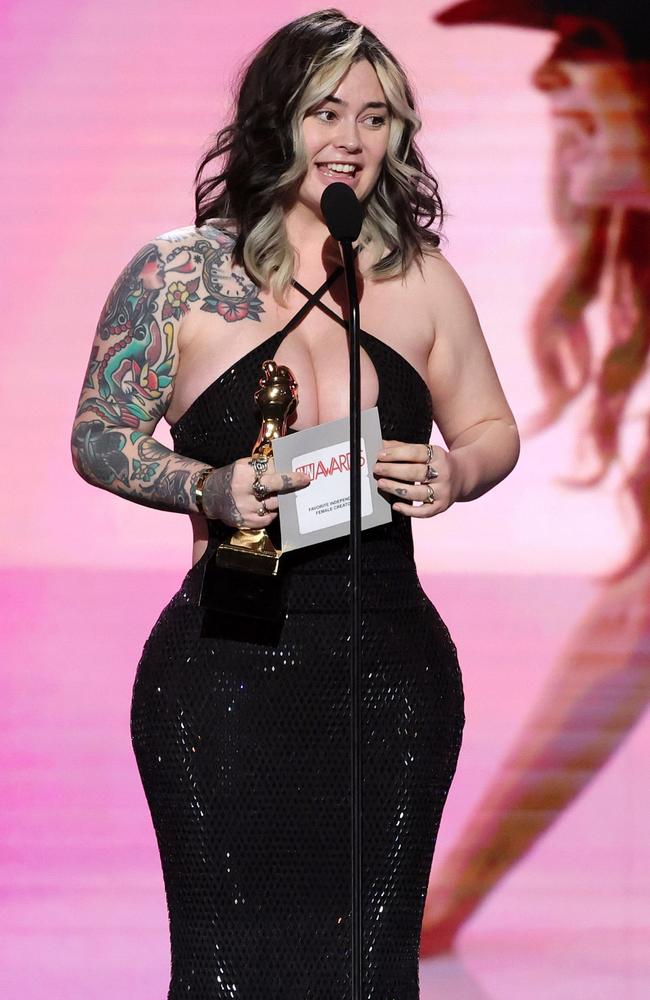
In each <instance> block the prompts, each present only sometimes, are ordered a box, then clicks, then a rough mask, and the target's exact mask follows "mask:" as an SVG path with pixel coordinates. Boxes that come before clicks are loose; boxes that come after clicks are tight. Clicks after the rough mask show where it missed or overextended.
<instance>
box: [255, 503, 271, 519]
mask: <svg viewBox="0 0 650 1000" xmlns="http://www.w3.org/2000/svg"><path fill="white" fill-rule="evenodd" d="M257 513H258V514H259V515H260V517H264V515H265V514H270V513H271V511H270V510H268V508H267V506H266V504H265V503H264V501H263V500H262V506H261V507H260V508H259V509H258V511H257Z"/></svg>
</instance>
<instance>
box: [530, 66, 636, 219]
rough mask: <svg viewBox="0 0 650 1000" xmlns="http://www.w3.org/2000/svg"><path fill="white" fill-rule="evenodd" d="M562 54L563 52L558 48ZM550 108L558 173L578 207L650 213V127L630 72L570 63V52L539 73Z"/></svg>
mask: <svg viewBox="0 0 650 1000" xmlns="http://www.w3.org/2000/svg"><path fill="white" fill-rule="evenodd" d="M558 50H559V46H558ZM533 83H534V85H535V86H536V87H537V88H538V89H539V90H543V91H544V93H545V94H546V95H547V96H548V98H549V99H550V102H551V113H552V116H553V124H554V128H555V147H554V155H555V157H556V167H557V168H558V170H559V171H560V172H561V174H563V175H564V177H565V178H566V186H567V193H568V196H569V198H570V199H571V200H572V201H574V202H576V203H577V204H580V205H589V206H610V207H612V206H615V205H620V206H623V207H625V208H642V209H645V210H650V120H649V110H648V107H647V106H646V108H645V109H644V107H643V105H642V100H641V96H640V91H639V89H638V87H635V86H634V83H633V71H632V68H631V64H630V63H627V62H625V61H623V60H622V59H621V58H620V56H619V58H618V59H607V58H602V57H601V58H599V59H594V60H591V59H590V60H586V61H581V60H580V59H579V58H575V59H572V58H571V52H570V51H568V50H567V48H566V47H564V50H563V52H562V53H560V51H557V52H554V53H551V55H550V56H549V57H548V58H547V59H546V60H545V61H544V62H543V63H542V64H541V65H540V66H538V68H537V69H536V70H535V72H534V75H533Z"/></svg>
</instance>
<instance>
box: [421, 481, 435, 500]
mask: <svg viewBox="0 0 650 1000" xmlns="http://www.w3.org/2000/svg"><path fill="white" fill-rule="evenodd" d="M425 485H426V488H427V496H426V499H425V500H424V501H423V503H435V502H436V495H435V493H434V492H433V486H431V484H430V483H425Z"/></svg>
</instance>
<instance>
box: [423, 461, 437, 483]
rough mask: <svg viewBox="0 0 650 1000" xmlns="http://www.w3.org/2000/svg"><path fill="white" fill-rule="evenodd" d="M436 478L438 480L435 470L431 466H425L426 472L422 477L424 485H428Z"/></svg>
mask: <svg viewBox="0 0 650 1000" xmlns="http://www.w3.org/2000/svg"><path fill="white" fill-rule="evenodd" d="M437 478H438V473H437V472H436V470H435V469H434V468H433V466H432V465H429V464H427V471H426V475H425V477H424V481H425V483H428V482H430V481H431V480H432V479H437Z"/></svg>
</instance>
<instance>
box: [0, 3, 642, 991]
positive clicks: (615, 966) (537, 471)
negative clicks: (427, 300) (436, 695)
mask: <svg viewBox="0 0 650 1000" xmlns="http://www.w3.org/2000/svg"><path fill="white" fill-rule="evenodd" d="M442 6H445V5H444V4H440V3H439V2H438V0H427V2H423V0H410V2H409V3H408V4H403V3H402V4H399V3H395V2H393V0H372V2H350V3H346V4H345V7H344V10H345V13H346V14H347V15H348V16H350V17H352V18H355V19H358V20H360V21H363V22H364V23H366V24H368V26H369V27H371V28H372V29H373V30H375V31H376V32H377V34H378V35H379V36H380V37H381V38H382V39H384V40H385V41H386V42H387V44H388V45H389V47H391V48H392V49H393V51H394V52H395V53H396V55H397V56H398V57H399V58H400V59H401V60H402V61H403V63H404V64H405V66H406V68H407V70H408V72H409V73H410V75H411V78H412V79H413V81H414V83H415V86H416V91H417V94H418V98H419V103H420V109H421V112H422V115H423V118H424V129H423V133H422V135H421V138H420V144H421V148H422V149H423V151H424V152H425V154H426V155H427V157H428V159H429V162H430V164H431V166H432V167H433V170H434V172H435V173H436V175H437V176H438V177H439V179H440V182H441V192H442V196H443V200H444V203H445V205H446V209H447V211H448V220H447V224H446V227H445V232H446V235H447V240H448V242H447V243H446V245H445V246H444V247H443V249H444V250H445V252H446V254H447V256H448V258H449V259H450V261H451V262H452V263H453V265H454V266H455V267H456V268H457V270H458V271H459V273H460V275H461V277H462V278H463V279H464V281H465V283H466V285H467V287H468V289H469V291H470V293H471V295H472V297H473V300H474V302H475V305H476V308H477V310H478V314H479V316H480V318H481V322H482V326H483V330H484V332H485V335H486V338H487V341H488V343H489V346H490V348H491V351H492V354H493V357H494V360H495V363H496V366H497V370H498V372H499V374H500V377H501V381H502V383H503V386H504V389H505V392H506V395H507V397H508V399H509V401H510V403H511V405H512V407H513V410H514V412H515V415H516V417H517V418H518V419H519V420H521V421H522V422H523V421H524V420H525V418H526V417H527V416H528V415H529V414H530V413H531V412H532V411H533V410H535V409H536V406H537V403H538V402H539V396H538V390H537V382H536V378H535V374H534V371H533V366H532V362H531V360H530V357H529V353H528V346H527V329H528V319H529V315H530V311H531V306H532V303H533V302H534V300H535V299H536V297H537V296H538V294H539V293H540V291H541V289H542V287H543V285H544V282H545V281H546V280H547V278H548V276H549V275H550V273H551V272H552V270H553V268H554V267H555V266H557V264H558V262H559V260H560V259H561V253H560V246H559V242H558V239H557V236H556V233H555V231H554V228H553V225H552V223H551V221H550V218H549V207H548V166H549V153H550V148H549V131H548V122H547V118H546V115H547V109H546V102H545V99H544V98H543V96H542V95H541V94H539V93H538V92H536V91H535V90H534V89H533V88H532V86H530V83H529V77H530V73H531V70H532V68H533V67H534V66H535V65H536V63H537V62H538V61H539V60H540V59H541V58H542V57H543V56H544V55H545V54H546V52H547V51H548V49H549V43H550V36H548V35H546V34H545V33H543V32H536V31H516V30H512V29H503V28H489V27H468V28H459V29H444V28H442V27H438V26H436V25H434V24H433V22H432V20H431V13H432V11H433V10H434V9H438V8H440V7H442ZM314 9H317V5H316V4H304V3H290V2H287V0H284V2H264V3H261V2H253V0H239V2H237V3H233V4H220V3H218V2H215V0H209V2H208V0H183V2H180V0H174V2H171V0H140V2H139V3H137V4H134V3H133V2H126V0H113V2H111V3H107V2H103V0H101V2H100V0H57V2H51V0H50V2H48V0H19V2H18V0H16V2H14V0H2V6H1V10H0V46H1V47H0V85H1V86H0V94H2V107H1V115H2V118H1V122H2V132H3V139H4V142H3V147H4V150H5V157H4V158H3V160H2V163H1V165H0V169H1V170H2V177H1V181H0V199H1V202H2V229H3V243H4V254H3V258H4V261H3V268H2V273H3V278H4V282H5V285H4V287H5V292H4V295H3V299H2V301H3V316H4V328H3V330H2V334H1V335H0V350H1V352H2V356H1V358H0V406H1V407H2V414H1V417H2V428H3V432H4V433H3V438H4V440H3V449H2V453H3V467H4V468H3V471H4V484H3V489H2V490H1V491H0V512H1V513H0V516H1V521H2V525H3V530H2V537H1V539H0V565H1V566H2V567H3V568H4V569H3V572H2V576H1V577H0V580H1V585H2V596H3V606H4V607H5V609H6V618H5V625H4V629H3V633H4V634H3V645H4V649H5V652H4V654H3V658H4V660H5V663H8V664H9V667H8V669H7V672H6V674H5V678H6V685H7V687H6V690H5V695H4V697H3V704H2V712H3V716H2V725H3V732H4V735H5V746H4V750H3V751H2V753H3V758H2V767H1V773H2V781H3V783H4V786H5V787H4V789H3V807H4V808H5V815H6V818H7V820H8V821H7V823H6V828H5V831H4V833H3V835H2V838H3V839H2V842H1V850H2V855H1V858H0V863H1V865H2V869H1V871H2V885H3V888H4V891H5V894H6V898H7V902H8V907H7V908H6V909H5V913H6V920H5V924H4V931H3V933H4V935H5V937H6V938H7V940H8V941H9V942H10V943H11V945H12V948H13V951H12V957H11V958H9V959H7V962H6V969H5V972H4V973H3V974H2V975H3V976H4V978H5V982H7V981H8V982H9V983H10V984H11V987H12V990H11V995H14V996H22V997H26V998H29V1000H34V998H36V997H38V998H39V1000H40V998H41V997H43V998H45V997H47V998H48V1000H54V998H59V997H61V998H64V997H65V998H66V1000H68V998H71V997H76V996H84V997H85V996H88V997H90V996H92V997H93V998H98V1000H104V997H106V998H107V1000H108V998H109V997H115V996H124V997H129V998H131V997H133V998H136V997H137V998H138V1000H148V998H152V1000H153V998H160V997H162V996H163V991H164V988H165V980H166V976H167V972H168V969H167V967H166V963H167V961H168V955H167V941H166V938H165V934H166V927H165V912H164V898H163V895H162V880H161V876H160V871H159V867H158V859H157V855H156V849H155V841H154V835H153V830H152V829H151V827H150V821H149V816H148V812H147V809H146V803H145V801H144V796H143V793H142V790H141V788H140V785H139V782H138V776H137V772H136V768H135V762H134V760H133V759H132V757H131V748H130V744H129V736H128V707H129V705H128V702H129V697H130V686H131V684H132V681H133V676H134V673H135V667H136V663H137V659H138V656H139V651H140V649H141V647H142V643H143V642H144V639H145V638H146V635H147V634H148V632H149V630H150V628H151V626H152V624H153V622H154V621H155V618H156V617H157V615H158V613H159V611H160V610H161V608H162V607H163V605H164V604H165V603H166V601H167V600H168V598H169V597H170V596H171V594H172V593H173V592H174V590H175V589H176V587H177V586H178V584H179V582H180V580H181V579H182V577H183V575H184V573H185V571H186V569H187V568H188V567H189V565H190V553H191V545H190V542H191V531H190V526H189V522H188V521H187V519H186V518H184V517H180V516H178V515H176V514H171V513H165V512H161V511H156V510H152V509H149V508H145V507H141V506H139V505H137V504H134V503H129V502H124V501H121V500H118V499H117V498H116V497H115V496H113V495H111V494H109V493H107V492H104V491H102V490H99V489H92V488H91V487H89V486H88V485H87V484H86V483H84V482H83V481H82V480H81V479H80V478H79V476H78V475H77V474H76V473H75V472H74V470H73V467H72V464H71V460H70V452H69V438H70V431H71V426H72V421H73V417H74V411H75V407H76V403H77V398H78V394H79V391H80V388H81V383H82V379H83V374H84V370H85V366H86V363H87V360H88V355H89V352H90V346H91V341H92V337H93V333H94V328H95V324H96V322H97V319H98V316H99V312H100V309H101V307H102V304H103V302H104V299H105V297H106V294H107V292H108V290H109V289H110V287H111V285H112V283H113V281H114V279H115V277H116V276H117V274H118V273H119V271H120V270H121V268H122V267H123V265H124V264H125V263H126V262H127V260H128V259H129V258H130V257H131V255H132V254H133V253H134V251H135V250H136V249H137V248H138V247H140V246H141V245H142V244H143V243H145V242H146V241H147V240H149V239H150V238H151V237H153V236H155V235H157V234H159V233H163V232H166V231H168V230H170V229H173V228H176V227H178V226H181V225H186V224H189V223H191V221H192V217H193V201H192V176H193V172H194V168H195V165H196V162H197V160H198V157H199V154H200V151H201V149H202V148H203V146H204V144H205V142H206V141H207V138H208V136H209V135H210V133H212V132H213V131H214V130H216V129H217V128H218V127H219V125H220V124H221V123H222V121H223V119H224V115H225V114H226V113H227V108H228V104H229V86H230V82H231V80H232V78H233V75H234V72H235V70H236V68H237V67H238V65H239V63H240V62H241V60H242V59H243V58H244V57H245V56H246V55H247V54H248V53H249V52H250V51H251V50H252V49H253V48H254V47H255V46H256V45H258V44H259V43H260V42H261V41H263V39H264V38H266V37H267V36H268V34H270V33H271V32H272V31H273V30H275V29H276V28H277V27H279V26H280V25H281V24H282V23H284V22H286V21H288V20H290V19H291V18H293V17H295V16H298V15H300V14H303V13H306V12H307V11H310V10H314ZM601 310H602V305H601V304H596V305H594V306H593V307H592V308H591V309H590V313H589V318H590V321H591V323H592V325H593V329H594V330H595V331H596V338H598V335H599V333H598V332H599V330H601V328H602V324H603V323H604V318H603V316H602V315H601ZM405 321H406V322H408V319H406V320H405ZM575 430H576V427H575V413H574V411H573V410H570V411H569V413H568V415H567V416H566V417H565V418H564V419H563V421H562V422H561V423H560V424H559V425H558V426H557V427H555V428H554V429H552V430H550V431H547V432H546V433H545V434H543V435H541V436H539V437H538V438H535V439H531V440H529V441H524V443H523V450H522V456H521V459H520V462H519V465H518V466H517V468H516V470H515V472H514V473H513V474H512V475H511V476H510V477H509V478H508V479H507V480H506V481H505V482H504V483H502V484H501V485H499V486H498V487H497V488H496V489H495V490H493V491H492V492H490V493H489V494H488V495H487V496H485V497H483V498H481V499H480V500H479V501H478V502H473V503H469V504H467V503H465V504H457V505H456V506H455V507H453V508H452V509H451V510H449V511H448V512H446V513H445V514H444V515H443V516H441V517H439V518H435V519H434V520H433V521H421V522H418V521H415V522H414V532H415V536H416V546H417V549H416V551H417V558H418V566H419V569H420V571H421V575H422V578H423V582H424V583H425V585H426V588H427V592H428V593H429V595H430V596H431V598H432V600H434V602H435V603H436V605H437V606H438V607H439V609H440V611H441V614H442V615H443V617H444V618H445V620H446V621H447V623H448V624H449V627H450V629H451V631H452V634H453V635H454V637H455V639H456V641H457V643H458V647H459V653H460V658H461V665H462V668H463V674H464V680H465V687H466V697H467V716H468V723H467V728H466V733H465V739H464V746H463V750H462V753H461V761H460V764H459V769H458V772H457V777H456V779H455V782H454V785H453V786H452V791H451V794H450V797H449V801H448V807H447V812H446V814H445V817H444V818H443V824H442V828H441V833H440V837H439V842H438V844H439V846H438V848H437V851H436V858H435V859H434V867H435V865H436V864H438V863H440V859H441V858H443V857H444V853H445V850H447V849H448V848H449V847H450V846H451V845H452V844H453V841H454V837H455V836H456V834H457V833H458V831H459V830H460V829H461V827H462V825H463V823H464V822H465V820H466V819H467V817H468V816H470V815H471V810H472V808H473V806H474V805H475V803H476V801H477V799H478V797H479V795H480V792H481V790H482V788H484V787H485V785H486V784H487V782H488V781H489V779H490V777H491V776H492V775H493V774H494V772H495V770H496V767H497V764H498V762H499V760H500V759H502V758H503V755H504V754H505V752H506V750H507V748H508V745H509V743H510V741H511V740H512V739H513V738H514V737H515V735H516V734H517V732H518V731H519V729H520V727H521V726H522V725H523V724H524V723H525V720H526V716H527V713H528V711H529V710H530V708H531V706H532V705H533V703H534V699H535V697H536V695H537V694H538V692H539V691H540V690H541V688H542V685H543V682H544V680H545V678H546V677H547V676H548V674H549V672H550V670H551V668H552V666H553V664H554V662H555V660H556V657H557V656H558V654H559V653H560V651H561V650H562V648H563V644H564V642H565V641H566V639H567V637H568V636H569V635H570V633H571V631H572V629H573V627H574V625H575V623H576V621H577V620H578V618H579V616H580V615H581V614H582V613H583V611H584V610H585V608H586V607H587V605H588V603H589V601H590V600H591V599H592V597H593V596H594V594H596V593H597V590H598V585H597V584H595V583H594V582H593V575H594V574H597V573H598V572H600V571H601V570H605V569H607V568H609V567H611V566H612V565H613V564H614V563H616V562H618V561H619V559H621V558H622V556H623V555H624V553H625V552H626V550H627V544H628V541H629V538H628V534H627V531H626V526H625V523H624V519H623V516H622V514H621V512H620V510H619V504H618V500H617V494H616V486H617V484H616V480H615V478H610V479H608V480H607V482H606V484H605V485H604V486H603V487H602V488H600V489H598V490H594V491H590V492H589V493H585V492H580V491H570V490H568V489H566V488H564V487H561V486H560V485H558V484H557V482H556V481H555V480H556V477H558V476H560V475H562V474H564V473H566V472H568V471H569V470H570V469H571V463H572V454H573V451H572V448H573V440H574V433H575ZM634 433H635V429H634V425H632V426H631V429H630V430H629V431H628V432H627V434H628V436H629V438H630V446H631V445H633V443H634ZM156 436H157V437H159V439H160V440H161V441H163V442H164V443H166V444H171V439H170V437H169V434H168V432H167V428H166V425H165V424H164V422H161V424H160V425H159V428H158V431H157V434H156ZM649 749H650V732H649V730H648V725H647V720H642V721H641V723H640V724H639V725H638V726H637V727H636V729H635V730H634V732H633V733H632V734H631V736H630V737H629V738H628V740H627V741H626V742H625V744H624V745H623V747H622V748H621V749H620V750H619V751H618V753H617V754H616V755H615V756H614V757H613V758H612V760H611V761H610V762H609V763H608V764H607V765H606V767H605V768H604V769H603V770H602V771H601V772H600V773H599V774H598V775H597V776H596V778H595V780H594V781H593V782H592V784H591V785H590V786H589V788H588V789H587V790H586V791H585V792H584V793H583V795H582V796H581V797H579V798H578V799H577V800H576V801H575V802H574V803H573V805H572V806H571V808H570V809H568V810H567V812H566V813H565V814H564V815H563V816H562V817H561V819H560V820H559V822H558V823H556V825H555V826H554V827H552V829H551V830H550V831H549V832H548V833H547V834H546V836H545V837H544V838H543V840H542V841H541V842H540V843H538V844H537V845H536V846H535V848H534V850H533V851H531V852H530V854H529V855H528V856H527V857H526V858H525V859H524V860H523V861H522V862H521V863H520V864H519V866H518V867H517V868H516V870H515V871H514V872H513V873H512V874H511V875H510V876H509V877H508V878H507V879H506V880H505V882H504V883H503V884H502V885H501V886H500V887H499V889H498V890H497V891H496V892H495V893H494V894H493V895H492V897H491V898H490V900H489V902H488V903H487V905H486V906H485V907H484V908H483V909H482V910H481V912H480V913H479V914H478V916H477V917H476V918H474V921H473V923H472V924H471V926H469V927H468V929H467V933H466V935H465V936H464V937H463V938H461V950H460V956H461V957H460V959H458V958H454V959H453V960H452V959H445V960H438V962H429V963H423V969H422V996H423V1000H429V998H433V997H434V996H443V995H444V996H445V997H446V998H448V1000H458V998H461V997H462V998H463V1000H483V998H484V1000H511V998H512V1000H514V998H515V997H516V998H517V1000H521V998H522V997H526V1000H537V998H539V1000H542V998H544V1000H547V998H550V997H553V998H554V1000H555V998H558V1000H565V998H566V1000H569V998H573V997H581V998H582V997H584V998H585V1000H586V998H589V1000H592V998H598V1000H599V998H600V997H602V998H603V1000H605V998H606V1000H613V998H617V1000H618V998H619V997H621V998H625V1000H641V997H642V996H646V995H647V993H646V987H647V986H648V983H650V968H649V967H648V961H647V954H648V947H647V946H648V924H649V920H648V906H649V901H650V886H649V885H648V875H647V873H648V870H650V865H649V864H648V862H650V857H649V856H648V842H649V838H648V833H649V832H650V829H649V822H648V821H649V815H648V812H649V810H648V803H647V793H646V785H647V780H646V779H645V777H644V775H645V771H646V770H647V759H648V750H649ZM531 962H532V963H533V964H532V966H531ZM504 963H505V964H504ZM531 968H532V969H534V972H535V974H534V976H532V977H531V974H530V970H531ZM243 1000H247V998H243ZM387 1000H388V998H387ZM391 1000H393V998H391Z"/></svg>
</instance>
